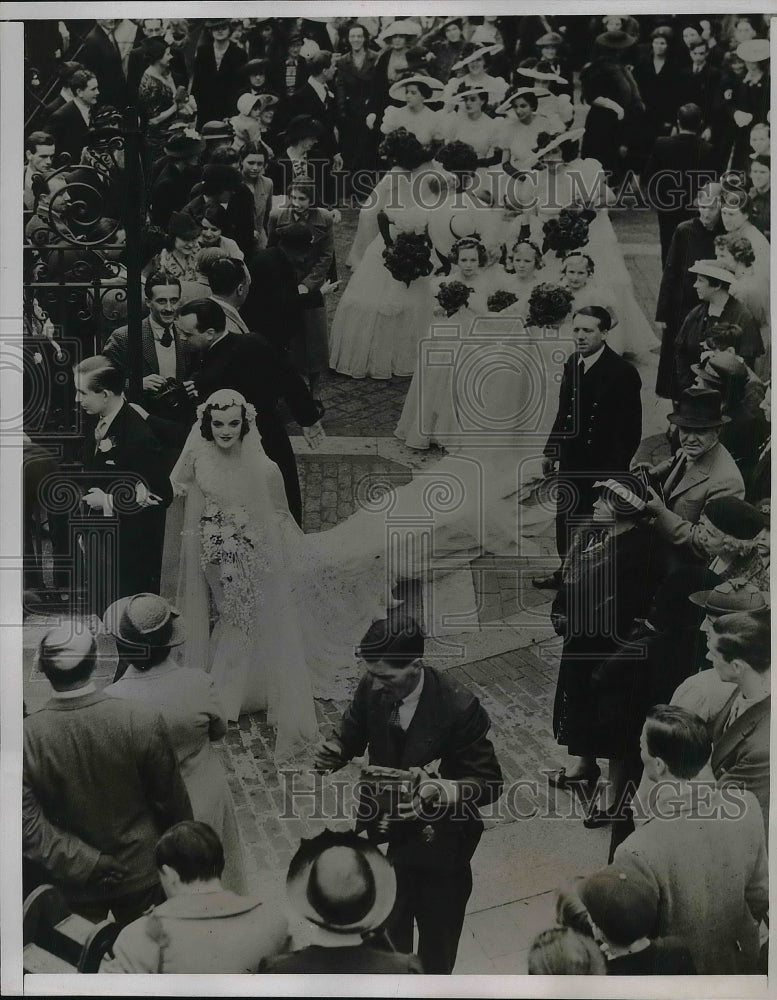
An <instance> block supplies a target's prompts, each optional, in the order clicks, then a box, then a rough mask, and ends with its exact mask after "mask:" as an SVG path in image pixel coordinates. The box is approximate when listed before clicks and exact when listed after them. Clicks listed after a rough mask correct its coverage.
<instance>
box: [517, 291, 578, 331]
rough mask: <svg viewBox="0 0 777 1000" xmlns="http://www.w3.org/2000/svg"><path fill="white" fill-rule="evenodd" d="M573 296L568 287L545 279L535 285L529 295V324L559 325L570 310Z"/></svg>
mask: <svg viewBox="0 0 777 1000" xmlns="http://www.w3.org/2000/svg"><path fill="white" fill-rule="evenodd" d="M573 300H574V296H573V295H572V292H570V291H569V289H568V288H562V287H561V285H552V284H550V283H549V282H547V281H545V282H543V283H542V284H540V285H535V287H534V288H532V290H531V295H530V296H529V315H528V316H527V317H526V322H527V323H528V325H529V326H560V325H561V323H563V322H564V320H565V319H566V318H567V316H568V315H569V313H570V312H571V310H572V302H573Z"/></svg>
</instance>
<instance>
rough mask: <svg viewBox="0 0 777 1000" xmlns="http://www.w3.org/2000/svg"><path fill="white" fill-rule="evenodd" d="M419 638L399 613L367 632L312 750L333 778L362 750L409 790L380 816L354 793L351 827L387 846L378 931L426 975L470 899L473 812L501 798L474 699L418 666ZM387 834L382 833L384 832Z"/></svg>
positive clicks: (438, 967) (453, 946)
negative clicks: (382, 924) (387, 909)
mask: <svg viewBox="0 0 777 1000" xmlns="http://www.w3.org/2000/svg"><path fill="white" fill-rule="evenodd" d="M423 653H424V637H423V634H422V632H421V629H420V627H419V626H418V624H417V622H415V621H414V620H413V619H412V618H410V617H409V616H408V615H407V614H406V613H405V612H403V611H401V610H398V611H395V612H392V613H391V614H390V616H389V618H388V619H385V620H380V621H377V622H375V623H373V625H372V626H371V627H370V629H369V630H368V631H367V633H366V635H365V636H364V638H363V639H362V642H361V644H360V647H359V655H360V657H361V658H362V659H363V660H364V661H365V663H366V666H367V669H366V672H365V675H364V677H363V678H362V680H361V682H360V684H359V687H358V688H357V690H356V694H355V695H354V697H353V700H352V702H351V704H350V705H349V706H348V708H347V709H346V711H345V713H344V715H343V717H342V719H341V721H340V724H339V726H338V728H337V732H336V733H335V734H334V735H333V736H332V737H331V738H330V739H328V740H326V741H324V742H323V743H321V744H320V745H319V748H318V750H317V752H316V757H315V766H316V768H318V769H320V770H337V769H338V768H340V767H343V766H344V765H345V764H346V763H347V762H348V761H349V760H351V759H352V758H353V757H359V756H361V755H362V754H363V753H364V751H365V750H368V751H369V762H370V765H371V766H377V767H378V768H400V769H403V770H406V771H407V770H409V771H410V773H411V774H412V775H413V787H412V788H411V789H410V790H409V793H408V794H407V795H400V796H399V798H398V800H397V801H396V803H395V804H394V807H393V808H392V807H389V809H388V812H385V811H383V810H379V811H376V806H377V805H378V804H379V801H380V796H378V797H373V796H372V795H371V794H370V793H369V792H368V791H367V789H366V788H365V787H363V788H362V789H361V797H360V808H359V813H358V820H357V829H360V830H366V831H367V834H368V836H369V838H370V839H371V840H372V841H374V842H376V843H380V842H386V841H387V842H388V858H389V860H390V861H391V862H392V863H393V865H394V870H395V872H396V876H397V904H396V907H395V909H394V911H393V913H392V917H391V920H390V921H389V923H388V925H387V931H388V934H389V937H390V938H391V941H392V943H393V945H394V946H395V947H396V948H398V949H399V950H400V951H403V952H411V951H412V950H413V924H414V922H415V923H416V924H417V925H418V957H419V958H420V959H421V964H422V965H423V968H424V972H426V973H427V974H440V975H447V974H450V973H451V972H452V971H453V967H454V965H455V962H456V952H457V949H458V943H459V936H460V935H461V929H462V926H463V923H464V911H465V908H466V905H467V900H468V899H469V896H470V893H471V892H472V868H471V865H470V861H471V858H472V855H473V854H474V853H475V850H476V848H477V845H478V842H479V841H480V837H481V835H482V833H483V821H482V819H481V818H480V813H479V809H480V807H482V806H487V805H490V804H491V803H493V802H495V801H496V800H497V799H498V798H499V796H500V795H501V794H502V788H503V782H502V771H501V768H500V767H499V762H498V760H497V758H496V754H495V752H494V747H493V745H492V743H491V741H490V740H489V738H488V730H489V728H490V726H491V721H490V719H489V717H488V715H487V713H486V711H485V709H484V708H483V707H482V706H481V704H480V702H479V701H478V699H477V698H476V697H475V696H474V695H473V694H472V693H471V692H470V691H468V690H467V689H466V688H463V687H461V686H460V685H458V684H457V683H455V682H454V681H452V680H450V679H449V678H448V676H447V675H446V674H442V673H439V672H438V671H437V670H435V669H434V668H433V667H430V666H427V665H425V664H423V663H422V662H421V657H422V656H423ZM386 831H387V832H386Z"/></svg>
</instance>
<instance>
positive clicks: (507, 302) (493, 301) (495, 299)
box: [486, 290, 518, 313]
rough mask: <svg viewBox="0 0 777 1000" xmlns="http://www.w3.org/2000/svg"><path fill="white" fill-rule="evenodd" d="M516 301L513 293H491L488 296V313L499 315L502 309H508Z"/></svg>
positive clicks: (500, 291)
mask: <svg viewBox="0 0 777 1000" xmlns="http://www.w3.org/2000/svg"><path fill="white" fill-rule="evenodd" d="M517 301H518V296H517V295H516V294H515V293H514V292H506V291H504V290H499V291H496V292H492V293H491V294H490V295H489V296H488V301H487V303H486V304H487V306H488V311H489V312H492V313H500V312H502V310H503V309H509V308H510V306H512V305H515V303H516V302H517Z"/></svg>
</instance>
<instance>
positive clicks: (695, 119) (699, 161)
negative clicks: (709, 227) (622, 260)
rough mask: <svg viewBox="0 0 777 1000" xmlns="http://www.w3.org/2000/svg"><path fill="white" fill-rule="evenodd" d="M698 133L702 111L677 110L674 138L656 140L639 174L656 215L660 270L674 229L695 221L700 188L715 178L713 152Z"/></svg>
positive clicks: (691, 106)
mask: <svg viewBox="0 0 777 1000" xmlns="http://www.w3.org/2000/svg"><path fill="white" fill-rule="evenodd" d="M701 129H702V113H701V108H699V106H698V105H697V104H692V103H687V104H683V105H682V106H681V107H680V108H678V110H677V132H676V134H675V135H670V136H659V137H658V138H657V139H656V141H655V144H654V146H653V149H652V150H651V151H650V155H649V156H648V159H647V163H646V164H645V167H644V169H643V171H642V177H641V181H642V185H643V187H644V188H645V189H646V191H647V196H648V201H649V202H650V205H651V207H652V208H654V209H655V211H656V213H657V215H658V232H659V238H660V241H661V266H662V267H664V266H665V264H666V258H667V255H668V253H669V246H670V244H671V241H672V236H673V234H674V231H675V229H676V228H677V227H678V226H679V225H680V223H682V222H686V221H687V220H689V219H691V218H693V217H694V214H695V213H694V210H693V206H694V204H695V200H696V198H697V196H698V193H699V190H700V188H702V187H703V186H704V185H705V184H708V183H709V182H710V181H713V180H715V178H716V177H717V170H716V169H715V158H714V150H713V148H712V145H711V144H710V143H709V142H706V141H705V140H704V139H702V138H701V135H700V132H701Z"/></svg>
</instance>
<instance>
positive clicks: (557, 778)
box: [548, 767, 602, 788]
mask: <svg viewBox="0 0 777 1000" xmlns="http://www.w3.org/2000/svg"><path fill="white" fill-rule="evenodd" d="M601 773H602V772H601V771H600V770H599V768H598V767H597V769H596V770H595V771H592V772H591V773H590V774H581V775H575V776H574V777H571V778H570V777H568V776H567V769H566V768H565V767H562V768H561V770H559V771H554V773H553V774H549V775H548V784H549V785H552V786H553V787H554V788H581V787H583V786H586V785H587V786H588V787H589V788H590V787H593V786H594V785H595V784H596V782H597V781H598V780H599V777H600V775H601Z"/></svg>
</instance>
